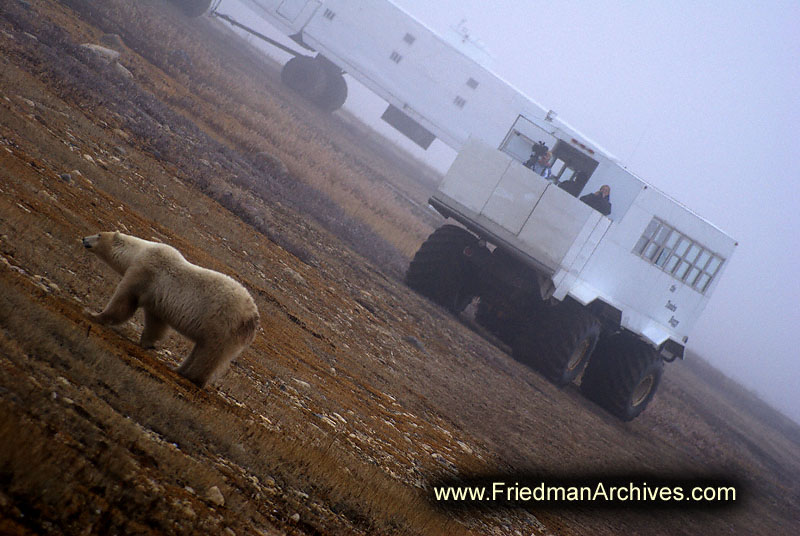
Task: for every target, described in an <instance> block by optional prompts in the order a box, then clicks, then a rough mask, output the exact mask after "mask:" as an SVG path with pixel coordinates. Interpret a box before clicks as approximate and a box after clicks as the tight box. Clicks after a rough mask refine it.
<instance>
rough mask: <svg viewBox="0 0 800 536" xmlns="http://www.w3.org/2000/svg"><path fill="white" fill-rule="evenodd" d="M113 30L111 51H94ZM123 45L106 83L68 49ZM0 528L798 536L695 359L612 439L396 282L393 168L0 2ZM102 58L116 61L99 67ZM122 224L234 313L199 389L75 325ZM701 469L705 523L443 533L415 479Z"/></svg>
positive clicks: (401, 240) (789, 436)
mask: <svg viewBox="0 0 800 536" xmlns="http://www.w3.org/2000/svg"><path fill="white" fill-rule="evenodd" d="M109 34H113V35H115V36H116V37H113V35H112V36H110V35H109ZM85 43H93V44H100V45H103V46H108V47H111V48H114V49H116V50H118V51H119V52H121V56H120V58H119V60H118V62H113V61H112V62H110V63H109V62H107V61H105V60H103V59H101V58H99V57H97V55H96V54H95V53H93V52H92V51H90V50H87V49H86V48H84V47H81V45H82V44H85ZM0 52H2V54H0V534H201V533H207V534H267V535H273V534H296V535H314V534H508V535H520V534H524V535H528V534H536V535H541V534H565V535H568V534H600V535H611V534H670V535H674V534H701V533H705V534H767V533H769V534H775V535H779V534H787V535H788V534H795V533H796V532H797V530H798V528H800V525H799V524H798V521H797V512H798V511H800V484H798V481H800V430H798V427H797V426H796V425H794V424H793V423H791V422H789V421H788V420H786V419H785V418H783V417H781V416H780V415H778V414H776V413H775V412H773V411H772V410H770V409H769V408H767V407H766V406H764V405H763V404H761V403H760V402H758V401H757V400H755V399H754V397H752V396H751V395H749V394H748V393H746V392H745V391H743V390H742V389H740V388H738V387H737V386H735V385H732V384H731V383H730V382H729V381H727V380H725V379H724V377H721V376H720V375H719V374H718V373H715V372H714V371H713V370H710V369H708V368H707V367H705V366H704V365H702V364H697V363H695V364H690V363H686V364H677V365H672V366H669V367H668V369H667V374H666V381H665V383H664V384H663V385H662V389H661V391H660V393H659V394H658V396H657V397H656V399H655V401H654V403H653V404H652V405H651V407H650V408H648V410H647V412H646V413H645V414H644V415H643V416H642V417H641V418H640V419H638V420H636V421H634V422H632V423H628V424H621V423H619V422H617V421H615V420H614V419H612V418H611V417H609V416H608V415H606V414H605V413H603V412H602V411H601V410H599V409H598V408H597V407H595V406H593V405H592V404H590V403H589V402H587V401H586V400H584V399H583V398H581V397H580V395H579V393H578V392H577V391H576V390H575V389H572V388H567V389H564V390H561V391H559V390H557V389H555V388H554V387H552V386H551V385H550V384H548V383H547V382H546V381H544V380H543V379H542V378H541V377H539V376H538V375H536V374H535V373H533V372H532V371H530V370H528V369H526V368H524V367H522V366H521V365H519V364H517V363H516V362H514V361H513V360H512V359H511V358H510V357H509V356H508V355H507V354H506V353H505V352H504V351H503V349H502V348H498V347H497V346H496V345H493V344H492V343H491V342H488V341H487V340H486V339H484V338H482V337H481V336H480V335H479V334H478V333H476V332H475V331H474V330H473V329H471V327H470V325H469V320H468V319H466V318H462V319H456V318H453V317H451V316H448V315H447V314H446V313H445V312H444V311H443V310H441V309H440V308H438V307H436V306H434V305H432V304H431V303H429V302H427V301H426V300H424V299H422V298H420V297H419V296H417V295H415V294H414V293H413V292H411V291H410V290H409V289H408V288H406V287H405V286H404V285H403V284H402V282H401V278H402V273H403V271H404V269H405V266H406V264H407V262H408V257H409V255H410V254H411V253H412V252H413V251H414V248H415V247H417V246H418V245H419V243H420V242H421V241H422V239H423V238H424V237H425V236H426V234H427V233H428V232H430V230H431V229H432V228H433V226H435V225H437V224H438V223H439V222H438V221H437V220H436V218H434V217H433V216H431V215H430V214H429V213H428V212H427V211H426V210H425V209H424V208H420V206H423V207H424V201H425V199H426V195H427V192H428V191H429V189H430V186H429V184H428V183H426V182H425V181H422V180H420V179H419V177H421V176H422V173H423V172H422V171H420V175H419V176H415V175H413V168H412V167H411V166H410V165H409V163H408V162H398V161H397V159H396V158H397V157H396V155H395V154H394V153H393V152H392V151H382V150H376V149H375V147H374V144H373V143H369V144H367V143H363V141H362V140H360V138H359V136H360V135H361V134H359V132H358V131H357V130H354V129H352V128H351V127H349V126H348V125H349V123H348V122H346V121H344V120H343V119H342V118H341V117H338V116H333V117H331V116H325V115H322V114H320V113H319V112H318V111H316V110H315V109H314V108H313V107H311V106H309V105H307V104H306V103H304V102H303V101H301V100H300V99H298V98H297V97H296V96H294V95H292V94H291V93H289V92H287V91H286V90H285V89H284V88H283V87H281V86H280V84H279V83H278V81H277V80H278V75H277V72H276V71H275V70H274V69H273V68H272V67H270V66H269V65H267V64H265V63H263V62H262V61H260V60H259V58H258V56H257V55H255V54H254V53H252V52H251V51H250V50H249V49H247V48H246V47H245V46H244V45H242V44H241V43H240V42H239V41H238V40H237V39H235V38H233V37H232V36H231V35H230V34H229V33H228V32H227V31H225V29H224V28H222V27H221V26H219V25H218V24H216V23H215V22H213V21H210V20H208V19H197V20H187V19H185V18H183V17H182V16H181V15H180V14H179V13H178V12H177V11H176V10H175V9H174V8H173V7H172V6H171V5H170V4H168V3H166V2H162V1H156V0H145V1H141V2H125V1H122V0H106V1H103V2H94V1H89V0H68V1H63V2H55V1H51V0H38V1H37V0H29V1H21V0H8V1H6V2H4V3H3V6H2V7H0ZM120 65H121V66H122V67H124V69H123V68H120ZM104 229H119V230H122V231H126V232H129V233H131V234H135V235H137V236H141V237H144V238H148V239H155V240H161V241H164V242H167V243H170V244H172V245H173V246H175V247H177V248H178V249H180V250H181V251H182V252H183V253H184V255H185V256H186V257H187V258H188V259H189V260H190V261H192V262H195V263H198V264H201V265H204V266H207V267H210V268H213V269H216V270H219V271H222V272H225V273H228V274H231V275H233V276H235V277H236V278H237V279H238V280H239V281H241V282H242V283H243V284H244V285H245V286H246V287H247V288H248V289H249V290H250V291H251V293H252V294H253V295H254V297H255V298H256V301H257V303H258V306H259V309H260V311H261V317H262V325H261V330H260V332H259V335H258V337H257V339H256V341H255V343H254V344H253V346H252V347H251V348H250V349H249V350H247V351H246V352H245V353H244V354H243V355H242V356H241V357H240V358H239V360H238V361H237V362H236V363H235V364H234V366H233V367H232V368H231V370H230V372H229V373H228V374H227V375H226V376H225V377H224V378H222V379H221V380H220V381H218V382H217V383H216V384H215V385H214V386H213V387H211V388H208V389H206V390H204V391H201V390H198V389H196V388H195V387H194V386H192V385H191V384H189V383H188V382H186V381H185V380H183V379H182V378H180V377H179V376H177V375H176V374H175V373H174V372H173V369H174V367H175V366H176V365H177V364H178V363H179V362H180V359H181V357H182V356H184V355H186V353H187V352H188V350H189V349H190V346H189V344H188V343H187V341H185V340H184V339H181V338H180V337H178V336H171V337H170V338H169V339H168V340H167V341H166V342H165V343H163V344H162V345H161V346H160V349H159V350H157V351H145V350H142V349H140V348H139V347H138V346H137V345H136V341H137V340H138V333H139V332H140V330H141V327H142V319H141V315H138V316H137V317H136V319H135V320H134V321H132V322H129V323H127V324H125V325H123V326H120V327H118V328H113V329H109V328H104V327H100V326H97V325H92V324H91V323H90V322H89V321H88V320H87V318H86V317H85V316H84V314H83V310H84V308H87V307H88V308H90V309H94V310H98V309H100V308H101V307H102V306H103V305H104V304H105V302H106V300H107V299H108V297H109V296H110V295H111V293H112V291H113V289H114V286H115V285H116V282H117V280H118V277H117V276H116V275H115V274H114V273H113V272H112V271H111V270H110V269H109V268H107V267H105V266H104V265H102V264H101V263H100V262H99V261H98V260H97V259H96V258H93V257H91V256H90V255H88V254H86V253H85V252H84V251H83V250H82V248H81V246H80V242H79V239H80V237H82V236H85V235H88V234H93V233H95V232H97V231H98V230H104ZM525 471H531V472H542V471H544V472H550V473H563V474H576V473H587V474H588V473H615V472H616V473H647V472H650V473H658V474H661V475H667V476H669V475H683V476H699V475H707V474H718V475H719V474H722V475H725V476H727V477H729V478H731V479H735V480H736V481H738V482H740V483H741V484H742V485H743V489H742V499H741V500H740V501H738V502H737V503H736V505H734V506H733V507H730V508H727V509H701V510H698V509H680V508H673V509H669V510H654V509H647V508H642V509H616V510H602V509H583V510H576V509H549V510H543V509H533V510H512V511H496V512H493V511H481V512H469V511H466V512H465V511H447V510H442V509H440V508H437V507H436V506H435V505H434V504H433V503H432V501H431V500H430V499H431V490H430V483H431V482H433V481H435V480H437V479H442V478H450V477H453V476H455V475H465V474H466V475H469V474H487V473H489V474H491V473H506V474H507V475H514V474H518V473H519V474H521V473H522V472H525Z"/></svg>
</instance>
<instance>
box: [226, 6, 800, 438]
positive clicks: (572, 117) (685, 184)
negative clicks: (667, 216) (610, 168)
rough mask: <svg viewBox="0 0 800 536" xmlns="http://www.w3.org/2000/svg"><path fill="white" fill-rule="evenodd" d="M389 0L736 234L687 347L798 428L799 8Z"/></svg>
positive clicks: (369, 101) (445, 157) (440, 162)
mask: <svg viewBox="0 0 800 536" xmlns="http://www.w3.org/2000/svg"><path fill="white" fill-rule="evenodd" d="M376 1H377V0H376ZM395 3H397V4H398V5H400V6H401V7H403V8H404V9H405V10H406V11H408V12H409V13H411V14H413V15H415V16H416V17H417V18H419V19H420V20H421V21H423V22H424V23H426V24H427V25H428V26H429V27H431V28H432V29H434V30H436V31H437V32H438V33H440V34H445V33H446V32H448V31H449V28H450V27H452V26H455V25H457V24H458V23H459V22H460V21H461V20H462V19H466V26H467V27H468V28H469V29H470V30H471V32H472V35H474V36H476V37H478V38H479V39H480V40H481V41H482V42H483V43H485V44H486V47H487V49H488V51H489V53H490V54H491V55H492V58H493V62H492V66H493V69H494V70H495V71H496V72H497V73H498V74H499V75H500V76H501V77H502V78H504V79H506V80H507V81H509V82H510V83H511V84H512V85H514V86H515V87H517V88H518V89H520V90H521V91H522V92H523V93H525V94H526V95H528V96H529V97H531V98H532V99H533V100H535V101H536V102H538V103H540V104H541V105H542V106H544V107H545V108H549V109H553V110H555V111H556V112H557V113H558V115H559V117H560V118H562V119H564V120H565V121H567V122H568V123H570V124H571V125H573V126H575V127H576V128H578V129H579V130H580V131H582V132H583V133H585V134H586V135H587V136H588V137H589V138H591V139H593V140H595V141H597V142H598V143H599V144H600V145H601V146H603V147H605V148H607V149H608V150H609V151H610V152H611V153H612V154H614V155H615V156H616V157H618V158H619V159H621V160H622V162H623V163H624V164H625V165H626V167H628V169H630V170H631V171H632V172H634V173H636V174H637V175H639V176H641V177H642V178H643V179H645V180H646V181H648V182H650V183H652V184H653V185H654V186H656V187H657V188H659V189H660V190H662V191H664V192H665V193H667V194H668V195H670V196H671V197H673V198H675V199H676V200H677V201H679V202H681V203H683V204H685V205H686V206H688V207H689V208H690V209H692V210H694V211H695V212H697V213H698V214H699V215H701V216H703V217H704V218H706V219H708V220H710V221H711V222H712V223H714V224H715V225H717V226H718V227H720V228H721V229H722V230H724V231H725V232H727V233H728V234H730V235H732V236H733V237H734V238H736V239H737V241H738V242H739V246H738V248H737V250H736V252H735V254H734V255H733V258H732V259H730V261H729V265H728V267H727V269H726V272H725V274H724V275H723V277H722V279H721V280H720V282H719V284H718V286H717V289H716V291H715V293H714V295H713V296H712V298H711V301H710V303H709V305H708V307H707V308H706V310H705V312H704V313H703V315H702V316H701V318H700V320H699V321H698V323H697V324H696V325H695V327H694V329H693V331H692V333H691V335H690V338H689V344H688V347H689V348H690V349H692V350H694V351H696V352H697V353H699V354H701V355H702V356H704V357H705V358H706V359H708V360H709V361H710V362H711V363H712V364H713V365H714V366H716V367H717V368H719V369H720V370H722V371H723V372H725V373H726V374H727V375H729V376H731V377H733V378H734V379H736V380H738V381H739V382H740V383H742V384H743V385H745V386H746V387H748V388H750V389H752V390H754V391H756V392H757V393H758V394H759V395H761V396H762V398H764V399H765V400H766V401H767V402H769V403H770V404H772V405H774V406H776V407H778V408H779V409H780V410H781V411H783V412H784V413H785V414H787V415H788V416H790V417H792V418H793V419H795V420H796V421H798V422H800V407H798V399H800V396H798V388H797V386H798V385H799V384H800V351H798V349H797V346H798V345H797V343H796V342H795V341H794V337H796V336H798V328H799V327H800V307H798V302H800V282H798V279H797V277H798V272H799V271H798V269H797V263H798V261H800V194H799V193H798V188H800V156H799V155H800V135H798V130H799V129H800V32H799V31H798V30H797V28H798V27H800V2H797V1H795V0H786V1H780V0H767V1H765V2H758V3H754V2H746V1H743V0H718V1H708V2H694V1H686V0H670V1H665V0H663V1H655V0H641V1H636V2H634V1H605V2H601V1H590V0H572V1H564V0H559V1H558V2H534V1H521V0H494V1H493V2H485V1H482V0H439V1H437V2H428V1H427V0H395ZM234 7H235V0H225V1H224V2H223V4H222V7H221V8H220V11H222V12H233V11H234V9H233V8H234ZM226 8H227V9H226ZM284 59H285V57H284ZM352 82H353V80H352V79H349V80H348V83H349V84H350V86H351V88H350V96H349V97H348V101H347V103H346V105H345V106H346V108H348V109H351V110H353V111H354V112H357V113H358V114H359V115H361V116H362V117H366V118H367V119H370V120H375V121H378V123H379V120H378V118H379V117H380V114H381V112H382V111H383V107H384V106H385V104H383V103H382V102H381V101H379V100H378V99H377V98H375V97H372V96H371V95H369V94H368V93H367V92H366V90H363V89H359V88H358V87H357V85H356V84H353V83H352ZM382 132H387V133H390V132H389V131H388V130H382ZM390 134H391V133H390ZM401 143H402V142H401ZM402 145H403V146H404V147H406V148H407V149H409V150H411V151H412V152H414V153H415V155H417V156H418V157H420V158H425V159H427V161H429V162H431V163H433V164H435V165H436V166H437V167H439V168H440V169H441V168H443V167H445V166H446V165H447V163H448V162H449V161H450V160H452V158H453V153H452V151H450V150H449V148H447V147H445V146H444V145H443V144H441V143H440V142H438V141H437V142H435V143H434V145H433V146H432V147H431V149H429V151H428V153H423V152H422V151H418V150H416V149H415V148H414V146H412V145H411V144H408V143H402ZM671 366H680V364H673V365H671ZM667 373H669V367H668V368H667Z"/></svg>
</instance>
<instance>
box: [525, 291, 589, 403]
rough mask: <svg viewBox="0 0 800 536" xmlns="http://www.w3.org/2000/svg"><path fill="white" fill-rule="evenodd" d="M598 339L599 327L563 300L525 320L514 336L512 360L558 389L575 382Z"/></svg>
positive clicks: (573, 304) (581, 308)
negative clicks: (533, 370) (525, 322)
mask: <svg viewBox="0 0 800 536" xmlns="http://www.w3.org/2000/svg"><path fill="white" fill-rule="evenodd" d="M599 336H600V323H599V322H598V320H597V318H595V317H594V315H592V314H591V313H589V312H588V311H586V310H585V309H584V308H583V307H582V306H581V305H580V304H578V303H577V302H574V301H571V300H565V301H563V302H561V303H560V304H558V305H557V306H555V307H553V308H551V309H547V310H543V311H541V312H539V313H537V314H534V315H532V316H530V317H528V320H527V325H526V326H524V328H523V329H521V330H520V332H519V333H518V334H517V338H516V341H515V342H514V345H513V348H512V349H513V357H514V359H516V360H517V361H519V362H521V363H525V364H526V365H528V366H530V367H531V368H533V369H535V370H537V371H539V372H540V373H541V374H542V375H543V376H544V377H545V378H547V379H548V380H550V381H551V382H552V383H553V384H555V385H556V386H558V387H563V386H565V385H567V384H568V383H570V382H572V381H573V380H575V378H577V377H578V375H580V373H581V371H583V368H584V367H585V366H586V363H587V361H589V357H590V356H591V355H592V352H593V350H594V348H595V345H596V344H597V339H598V338H599Z"/></svg>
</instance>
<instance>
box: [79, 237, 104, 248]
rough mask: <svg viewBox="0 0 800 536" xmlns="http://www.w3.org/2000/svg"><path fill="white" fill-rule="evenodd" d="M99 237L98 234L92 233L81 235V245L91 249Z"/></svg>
mask: <svg viewBox="0 0 800 536" xmlns="http://www.w3.org/2000/svg"><path fill="white" fill-rule="evenodd" d="M99 239H100V235H93V236H84V237H83V240H82V242H83V247H85V248H86V249H91V248H92V246H94V245H95V244H97V241H98V240H99Z"/></svg>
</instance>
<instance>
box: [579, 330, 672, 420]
mask: <svg viewBox="0 0 800 536" xmlns="http://www.w3.org/2000/svg"><path fill="white" fill-rule="evenodd" d="M663 374H664V362H663V360H662V359H661V357H660V356H659V355H658V354H657V353H656V351H655V350H654V349H653V348H651V347H649V346H648V345H646V344H645V343H644V342H642V341H640V340H638V339H636V338H635V337H633V336H631V335H628V334H624V333H620V334H615V335H611V336H609V337H605V338H603V339H601V341H600V342H599V343H598V345H597V349H596V350H595V355H594V356H593V357H592V360H591V361H590V362H589V365H588V367H586V372H585V373H584V375H583V380H582V382H581V392H582V393H583V394H584V396H586V398H588V399H589V400H592V401H593V402H595V403H596V404H597V405H599V406H601V407H602V408H604V409H606V410H607V411H608V412H609V413H611V414H612V415H614V416H616V417H618V418H619V419H621V420H623V421H631V420H633V419H635V418H636V417H638V416H639V415H640V414H641V413H642V412H643V411H644V410H645V408H646V407H647V405H648V404H649V403H650V401H651V400H652V399H653V396H654V395H655V392H656V390H657V389H658V385H659V384H660V383H661V376H662V375H663Z"/></svg>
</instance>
